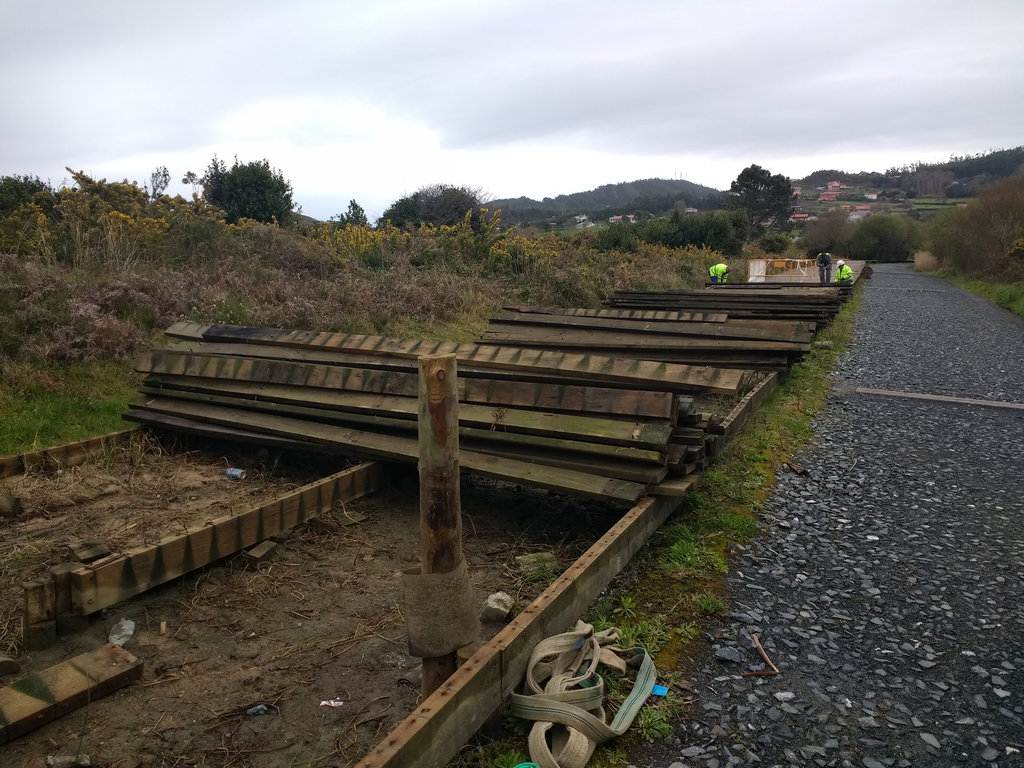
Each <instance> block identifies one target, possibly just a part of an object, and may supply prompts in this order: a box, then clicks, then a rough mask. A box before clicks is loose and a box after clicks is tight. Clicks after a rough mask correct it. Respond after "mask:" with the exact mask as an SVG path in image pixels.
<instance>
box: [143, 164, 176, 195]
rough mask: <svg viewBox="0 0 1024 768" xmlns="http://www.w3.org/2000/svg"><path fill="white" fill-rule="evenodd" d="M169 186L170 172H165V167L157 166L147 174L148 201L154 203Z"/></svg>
mask: <svg viewBox="0 0 1024 768" xmlns="http://www.w3.org/2000/svg"><path fill="white" fill-rule="evenodd" d="M170 185H171V172H170V171H168V170H167V166H166V165H161V166H158V167H157V169H156V170H155V171H153V172H152V173H151V174H149V188H148V189H147V190H146V191H147V192H148V193H149V199H150V201H152V202H154V203H155V202H156V201H157V200H158V199H159V198H160V195H162V194H163V193H164V192H166V191H167V188H168V187H169V186H170Z"/></svg>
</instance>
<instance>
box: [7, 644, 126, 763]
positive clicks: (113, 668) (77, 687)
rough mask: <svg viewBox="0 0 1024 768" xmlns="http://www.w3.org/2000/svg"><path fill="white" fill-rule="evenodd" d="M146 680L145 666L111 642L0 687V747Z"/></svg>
mask: <svg viewBox="0 0 1024 768" xmlns="http://www.w3.org/2000/svg"><path fill="white" fill-rule="evenodd" d="M141 677H142V661H140V660H139V659H137V658H135V657H134V656H132V654H130V653H128V652H127V651H126V650H124V649H123V648H121V647H119V646H117V645H114V644H113V643H108V644H107V645H103V646H100V647H99V648H97V649H96V650H94V651H89V652H88V653H83V654H81V655H80V656H76V657H75V658H73V659H70V660H68V661H65V662H62V663H61V664H57V665H56V666H53V667H50V668H49V669H45V670H43V671H41V672H37V673H35V674H31V675H28V676H27V677H23V678H22V679H20V680H18V681H17V682H14V683H11V684H10V685H7V686H4V687H3V688H0V744H6V743H7V742H8V741H10V740H11V739H15V738H17V737H18V736H22V735H23V734H26V733H28V732H30V731H32V730H34V729H36V728H39V727H40V726H42V725H45V724H46V723H49V722H51V721H53V720H55V719H57V718H58V717H62V716H63V715H65V714H67V713H68V712H71V711H72V710H74V709H78V708H79V707H83V706H85V705H86V704H88V703H89V702H90V701H95V700H96V699H98V698H100V697H102V696H106V695H107V694H109V693H112V692H113V691H116V690H117V689H118V688H121V687H123V686H125V685H128V684H129V683H131V682H134V681H135V680H138V679H140V678H141Z"/></svg>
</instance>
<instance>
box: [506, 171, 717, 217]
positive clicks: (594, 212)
mask: <svg viewBox="0 0 1024 768" xmlns="http://www.w3.org/2000/svg"><path fill="white" fill-rule="evenodd" d="M721 195H722V193H721V192H720V191H719V190H717V189H712V188H711V187H705V186H703V185H701V184H694V183H693V182H692V181H686V180H684V179H638V180H637V181H626V182H621V183H619V184H605V185H603V186H600V187H598V188H597V189H592V190H590V191H589V192H575V193H573V194H568V195H559V196H558V197H545V198H544V199H543V200H533V199H531V198H528V197H516V198H506V199H502V200H492V201H490V202H489V203H488V208H490V209H491V210H496V209H499V208H500V209H501V211H502V216H501V218H502V221H503V222H505V223H507V224H524V223H528V222H532V221H540V220H543V219H550V218H562V217H565V216H570V215H573V214H581V213H586V214H587V215H589V216H590V217H591V218H596V217H601V216H603V215H604V214H606V213H607V214H608V215H611V214H617V213H618V214H621V213H652V214H655V215H660V214H662V213H665V212H666V211H670V210H672V208H673V207H675V205H676V204H677V203H683V204H685V205H686V206H689V207H693V208H711V207H715V206H716V205H717V204H718V200H719V198H720V196H721Z"/></svg>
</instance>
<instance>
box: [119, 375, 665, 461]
mask: <svg viewBox="0 0 1024 768" xmlns="http://www.w3.org/2000/svg"><path fill="white" fill-rule="evenodd" d="M139 391H140V392H142V393H144V394H155V395H160V396H163V397H175V398H177V397H181V398H183V399H192V400H198V401H200V402H210V403H219V404H221V405H232V404H234V405H235V406H236V407H240V408H253V409H256V410H265V411H268V412H278V413H287V414H291V415H296V416H306V417H308V418H319V416H320V415H321V413H322V416H323V418H325V419H327V420H332V421H337V422H339V423H340V422H345V423H365V424H380V425H382V426H384V425H385V424H386V423H387V422H385V421H383V419H397V420H398V421H397V422H392V423H391V424H390V425H391V426H393V427H395V428H399V429H401V428H403V427H404V428H405V429H408V430H409V431H412V430H414V429H415V428H416V416H417V405H416V400H415V398H413V397H402V396H397V395H383V394H376V393H366V392H333V391H328V390H319V389H307V388H303V387H294V386H286V385H277V384H258V383H250V382H233V383H227V382H219V381H215V380H210V379H202V378H193V377H187V376H182V377H165V376H155V377H149V378H147V379H146V385H145V386H143V387H140V388H139ZM192 393H199V396H194V395H193V394H192ZM276 404H280V405H282V406H289V407H288V408H277V407H275V405H276ZM321 409H322V411H321ZM402 421H404V422H406V423H405V424H402V423H401V422H402ZM459 422H460V424H461V425H462V426H464V427H473V428H477V429H485V430H498V431H501V432H506V433H507V432H516V433H522V434H527V435H558V436H560V437H561V438H562V439H568V440H580V441H585V442H595V443H605V444H608V445H621V446H626V447H635V448H646V449H652V450H664V447H665V442H666V441H667V440H668V435H669V432H671V430H672V426H671V424H669V423H668V421H667V420H665V421H661V422H652V421H646V422H640V421H633V420H622V419H615V418H609V417H608V416H605V417H598V416H581V415H578V414H572V413H547V412H544V411H534V410H528V409H524V408H505V407H501V406H499V407H495V406H490V405H474V404H472V403H470V404H464V405H462V407H460V409H459Z"/></svg>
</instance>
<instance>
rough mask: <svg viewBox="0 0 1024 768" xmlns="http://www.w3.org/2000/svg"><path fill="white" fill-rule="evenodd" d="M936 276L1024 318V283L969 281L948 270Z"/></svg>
mask: <svg viewBox="0 0 1024 768" xmlns="http://www.w3.org/2000/svg"><path fill="white" fill-rule="evenodd" d="M937 274H938V276H939V277H941V278H943V279H944V280H948V281H949V282H951V283H953V285H956V286H959V287H960V288H963V289H964V290H965V291H969V292H971V293H973V294H974V295H975V296H980V297H981V298H983V299H985V300H986V301H990V302H992V303H993V304H995V305H996V306H998V307H1002V308H1003V309H1008V310H1010V311H1011V312H1013V314H1015V315H1017V316H1018V317H1024V281H1020V280H1018V281H1017V282H1013V283H991V282H988V281H987V280H969V279H967V278H965V277H961V276H959V275H957V274H955V273H953V272H950V271H949V270H942V271H940V272H938V273H937Z"/></svg>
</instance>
